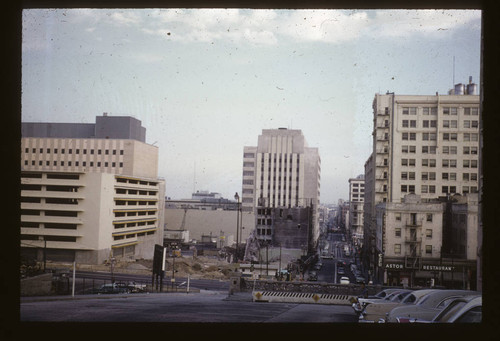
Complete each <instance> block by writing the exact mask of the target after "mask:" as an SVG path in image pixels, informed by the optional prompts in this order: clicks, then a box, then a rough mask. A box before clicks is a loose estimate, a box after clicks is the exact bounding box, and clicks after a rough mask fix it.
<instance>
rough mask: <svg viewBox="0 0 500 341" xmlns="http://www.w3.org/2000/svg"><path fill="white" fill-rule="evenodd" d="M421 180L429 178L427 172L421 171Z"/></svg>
mask: <svg viewBox="0 0 500 341" xmlns="http://www.w3.org/2000/svg"><path fill="white" fill-rule="evenodd" d="M422 180H429V173H427V172H422Z"/></svg>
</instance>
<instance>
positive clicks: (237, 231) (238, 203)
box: [234, 192, 240, 263]
mask: <svg viewBox="0 0 500 341" xmlns="http://www.w3.org/2000/svg"><path fill="white" fill-rule="evenodd" d="M234 199H235V200H236V202H237V206H236V212H237V213H236V252H235V254H234V257H235V263H237V262H238V248H239V245H238V244H239V234H240V196H239V195H238V192H236V194H235V195H234Z"/></svg>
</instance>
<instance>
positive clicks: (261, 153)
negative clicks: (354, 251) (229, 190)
mask: <svg viewBox="0 0 500 341" xmlns="http://www.w3.org/2000/svg"><path fill="white" fill-rule="evenodd" d="M320 173H321V159H320V156H319V152H318V148H311V147H308V145H307V142H306V140H305V138H304V135H303V134H302V131H301V130H293V129H286V128H279V129H264V130H262V134H261V135H259V137H258V144H257V146H256V147H248V146H247V147H244V152H243V186H242V208H243V210H244V211H254V212H255V214H256V220H257V221H256V229H257V236H258V238H259V239H261V240H268V241H271V240H272V237H273V222H272V219H271V218H270V217H268V216H267V215H266V213H269V210H268V209H269V208H271V209H279V208H294V207H298V208H306V207H309V208H311V209H312V213H311V219H310V221H311V223H310V225H311V226H308V227H307V228H308V229H309V234H310V236H311V238H310V240H312V241H313V242H312V243H314V240H317V238H318V235H319V227H318V214H317V212H318V205H319V199H320ZM259 213H261V214H259ZM300 226H301V227H304V226H302V225H300ZM304 228H306V227H304Z"/></svg>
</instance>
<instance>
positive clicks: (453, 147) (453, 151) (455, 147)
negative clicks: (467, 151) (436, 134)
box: [450, 146, 457, 154]
mask: <svg viewBox="0 0 500 341" xmlns="http://www.w3.org/2000/svg"><path fill="white" fill-rule="evenodd" d="M456 153H457V146H450V154H456Z"/></svg>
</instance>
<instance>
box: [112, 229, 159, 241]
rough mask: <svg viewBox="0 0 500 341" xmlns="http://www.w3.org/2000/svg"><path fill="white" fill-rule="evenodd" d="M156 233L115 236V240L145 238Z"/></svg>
mask: <svg viewBox="0 0 500 341" xmlns="http://www.w3.org/2000/svg"><path fill="white" fill-rule="evenodd" d="M155 232H156V231H148V232H139V233H131V234H126V235H122V236H114V237H113V240H114V241H116V240H122V239H125V238H126V239H130V238H135V237H143V236H146V235H147V236H149V235H153V234H155Z"/></svg>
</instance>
